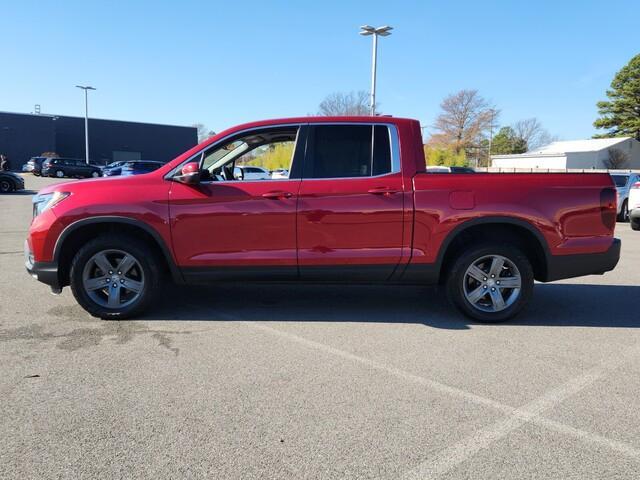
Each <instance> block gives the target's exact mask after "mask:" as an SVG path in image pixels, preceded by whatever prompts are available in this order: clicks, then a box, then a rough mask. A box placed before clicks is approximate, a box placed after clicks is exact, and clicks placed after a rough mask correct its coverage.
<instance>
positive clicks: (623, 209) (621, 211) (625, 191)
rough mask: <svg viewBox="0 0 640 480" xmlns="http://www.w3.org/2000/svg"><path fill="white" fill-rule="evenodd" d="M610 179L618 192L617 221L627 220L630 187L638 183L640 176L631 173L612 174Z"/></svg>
mask: <svg viewBox="0 0 640 480" xmlns="http://www.w3.org/2000/svg"><path fill="white" fill-rule="evenodd" d="M611 178H613V182H614V183H615V184H616V190H617V191H618V221H619V222H627V221H628V220H629V190H630V189H631V185H633V184H635V183H636V182H640V174H637V173H633V172H612V173H611Z"/></svg>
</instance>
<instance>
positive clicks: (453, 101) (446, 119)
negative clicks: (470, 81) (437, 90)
mask: <svg viewBox="0 0 640 480" xmlns="http://www.w3.org/2000/svg"><path fill="white" fill-rule="evenodd" d="M440 108H442V113H440V115H438V118H436V122H435V125H434V127H435V129H436V130H437V131H438V132H437V134H438V135H441V136H442V138H446V139H447V142H448V143H449V144H450V145H453V146H454V148H455V151H456V153H459V152H460V151H461V150H462V149H467V148H472V147H475V148H478V147H479V145H480V142H481V140H482V138H483V137H484V136H485V134H486V132H487V130H488V129H489V128H490V126H491V125H492V124H493V122H494V121H495V120H496V118H497V115H498V114H499V111H498V110H496V109H495V108H493V107H492V106H491V105H489V103H488V102H487V101H486V100H485V99H484V98H482V96H480V94H479V93H478V91H477V90H460V91H459V92H457V93H454V94H452V95H449V96H448V97H446V98H445V99H444V100H443V101H442V103H441V104H440Z"/></svg>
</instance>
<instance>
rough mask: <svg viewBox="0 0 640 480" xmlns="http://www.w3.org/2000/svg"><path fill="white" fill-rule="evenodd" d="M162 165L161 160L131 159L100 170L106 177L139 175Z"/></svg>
mask: <svg viewBox="0 0 640 480" xmlns="http://www.w3.org/2000/svg"><path fill="white" fill-rule="evenodd" d="M162 165H163V163H162V162H155V161H152V160H132V161H129V162H122V164H121V165H117V166H115V167H112V168H109V169H108V170H107V169H105V170H103V171H102V173H103V175H104V176H106V177H114V176H118V175H123V176H127V175H141V174H143V173H149V172H153V171H154V170H156V169H158V168H160V167H161V166H162Z"/></svg>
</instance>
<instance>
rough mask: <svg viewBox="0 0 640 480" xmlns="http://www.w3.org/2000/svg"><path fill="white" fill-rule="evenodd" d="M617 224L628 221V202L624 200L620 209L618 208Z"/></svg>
mask: <svg viewBox="0 0 640 480" xmlns="http://www.w3.org/2000/svg"><path fill="white" fill-rule="evenodd" d="M618 221H619V222H628V221H629V200H628V199H627V200H624V201H623V202H622V207H621V208H620V215H618Z"/></svg>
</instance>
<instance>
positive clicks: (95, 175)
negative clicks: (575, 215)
mask: <svg viewBox="0 0 640 480" xmlns="http://www.w3.org/2000/svg"><path fill="white" fill-rule="evenodd" d="M91 176H92V177H93V178H98V177H99V176H100V174H99V173H98V172H91Z"/></svg>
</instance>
